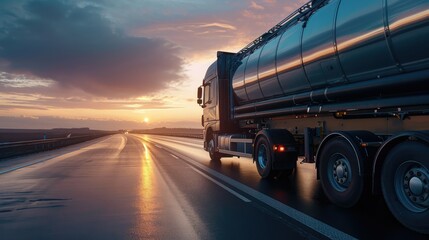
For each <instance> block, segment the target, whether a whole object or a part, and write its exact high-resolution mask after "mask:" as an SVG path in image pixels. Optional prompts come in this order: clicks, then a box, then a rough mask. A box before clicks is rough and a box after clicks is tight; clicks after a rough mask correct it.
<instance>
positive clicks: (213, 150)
mask: <svg viewBox="0 0 429 240" xmlns="http://www.w3.org/2000/svg"><path fill="white" fill-rule="evenodd" d="M208 151H209V156H210V159H211V160H212V161H215V162H218V161H220V153H218V152H216V148H215V142H214V139H213V137H212V136H211V137H210V139H209V143H208Z"/></svg>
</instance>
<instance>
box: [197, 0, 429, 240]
mask: <svg viewBox="0 0 429 240" xmlns="http://www.w3.org/2000/svg"><path fill="white" fill-rule="evenodd" d="M198 104H200V105H201V106H202V107H203V108H204V110H203V116H202V125H203V126H204V148H205V149H206V150H207V151H208V152H209V155H210V157H211V159H212V160H213V161H219V160H220V159H221V158H222V157H230V156H239V157H240V156H242V157H250V158H253V160H254V162H256V167H257V170H258V173H259V174H260V176H261V177H262V178H272V177H279V176H280V175H289V174H291V173H292V172H293V170H294V169H295V167H296V162H297V159H298V156H304V157H305V158H304V161H305V162H310V163H311V162H315V165H316V169H317V176H318V179H320V181H321V185H322V187H323V190H324V192H325V194H326V196H327V197H328V198H329V200H330V201H332V202H333V203H335V204H337V205H339V206H342V207H352V206H354V205H355V204H357V203H358V202H359V201H360V200H361V199H362V197H363V196H364V195H366V194H369V193H372V194H376V195H383V197H384V199H385V201H386V203H387V206H388V207H389V209H390V211H391V212H392V213H393V215H394V216H395V217H396V218H397V219H398V220H399V221H400V222H401V223H402V224H403V225H405V226H406V227H408V228H410V229H412V230H415V231H418V232H421V233H424V234H429V1H427V0H384V1H374V0H360V1H351V0H349V1H346V0H318V1H310V2H308V3H306V4H305V5H304V6H302V7H300V8H299V9H298V10H296V11H295V12H293V13H292V14H291V15H290V16H288V17H287V18H286V19H284V20H283V21H282V22H280V23H279V24H277V25H275V26H274V27H273V28H272V29H270V30H269V31H268V32H266V33H265V34H263V35H262V36H260V37H259V38H257V39H256V40H254V41H253V42H252V43H250V44H249V45H248V46H246V47H245V48H243V49H242V50H241V51H239V52H238V53H226V52H218V55H217V61H215V62H214V63H213V64H212V65H211V66H210V67H209V68H208V70H207V73H206V75H205V77H204V80H203V85H202V87H200V88H199V89H198Z"/></svg>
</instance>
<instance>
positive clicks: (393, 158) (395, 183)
mask: <svg viewBox="0 0 429 240" xmlns="http://www.w3.org/2000/svg"><path fill="white" fill-rule="evenodd" d="M381 189H382V192H383V196H384V199H385V201H386V204H387V206H388V207H389V209H390V211H391V212H392V214H393V216H395V218H396V219H397V220H398V221H399V222H400V223H402V224H403V225H404V226H406V227H408V228H410V229H412V230H414V231H417V232H420V233H424V234H429V146H428V145H425V144H423V143H420V142H403V143H400V144H398V145H397V146H395V147H394V148H393V149H392V150H391V151H390V152H389V154H388V155H387V157H386V159H385V161H384V164H383V167H382V170H381Z"/></svg>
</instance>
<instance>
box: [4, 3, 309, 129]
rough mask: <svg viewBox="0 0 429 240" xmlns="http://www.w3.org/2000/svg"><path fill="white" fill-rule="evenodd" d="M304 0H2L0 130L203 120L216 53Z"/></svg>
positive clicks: (243, 40) (127, 126) (232, 46)
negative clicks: (202, 90) (202, 88)
mask: <svg viewBox="0 0 429 240" xmlns="http://www.w3.org/2000/svg"><path fill="white" fill-rule="evenodd" d="M305 2H306V1H302V0H300V1H298V0H297V1H293V0H255V1H248V0H241V1H234V0H231V1H228V0H140V1H139V0H123V1H118V0H94V1H91V0H84V1H79V0H45V1H43V0H42V1H37V0H1V1H0V128H58V127H90V128H91V129H106V130H116V129H142V128H155V127H192V128H198V127H201V126H200V118H201V114H202V109H201V108H200V107H199V106H198V105H197V104H196V88H197V87H198V86H199V85H200V84H201V81H202V78H203V76H204V74H205V71H206V69H207V67H208V66H209V65H210V64H211V63H212V62H213V61H214V60H215V58H216V51H219V50H222V51H232V52H237V51H238V50H240V49H241V48H242V47H244V46H245V45H246V44H248V43H249V42H250V41H252V40H253V39H254V38H256V37H258V36H259V35H261V34H262V33H263V32H264V31H266V30H268V29H269V28H271V27H272V26H273V25H274V24H276V23H278V22H279V21H280V20H282V19H283V18H284V17H286V16H287V15H288V14H289V13H291V12H292V11H293V10H295V9H296V8H298V7H299V6H301V5H302V4H304V3H305Z"/></svg>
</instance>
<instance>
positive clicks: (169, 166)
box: [0, 135, 348, 239]
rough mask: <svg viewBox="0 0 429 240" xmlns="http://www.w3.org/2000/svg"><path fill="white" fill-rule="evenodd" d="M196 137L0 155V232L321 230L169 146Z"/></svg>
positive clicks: (263, 233)
mask: <svg viewBox="0 0 429 240" xmlns="http://www.w3.org/2000/svg"><path fill="white" fill-rule="evenodd" d="M155 142H156V143H155ZM173 142H175V146H176V147H178V148H170V145H172V143H173ZM165 143H167V144H165ZM164 144H165V145H164ZM198 144H199V145H201V141H199V140H193V139H180V138H175V139H172V138H164V139H161V138H160V137H155V136H143V135H137V136H134V135H113V136H109V137H105V138H102V139H98V140H93V141H90V142H87V143H82V144H78V145H75V146H70V147H66V148H63V149H59V150H55V151H50V152H45V153H39V154H34V155H28V156H24V157H20V158H15V159H10V160H5V161H2V162H1V163H0V239H237V238H245V239H267V238H274V239H280V238H282V239H283V238H285V237H287V238H289V239H304V238H307V239H317V238H324V236H323V235H322V234H320V233H319V232H317V231H315V230H313V229H312V228H309V227H307V226H304V225H303V224H300V223H299V222H298V221H295V220H293V219H291V218H289V217H288V216H286V215H284V214H283V213H281V212H279V211H277V210H276V209H274V208H272V207H270V206H268V205H266V204H264V203H263V202H261V201H259V200H258V199H257V198H255V197H254V196H252V195H251V194H247V193H246V192H245V191H244V192H243V191H241V190H240V189H238V188H234V187H233V186H230V185H229V184H228V183H227V182H226V181H224V180H222V179H221V178H219V177H216V176H214V175H213V174H211V173H210V172H207V171H206V170H207V169H202V168H201V167H199V166H197V165H196V164H199V163H198V162H206V164H208V165H210V163H209V162H207V161H206V156H204V157H203V156H202V155H203V152H200V151H201V149H200V150H198V151H196V150H195V151H191V153H190V155H189V156H191V157H193V156H194V154H197V155H199V154H200V155H201V156H200V157H203V158H196V159H195V160H192V161H194V164H193V163H192V162H189V159H187V160H188V161H186V160H185V159H184V158H182V157H181V156H179V154H180V153H177V155H176V154H174V151H176V150H177V149H186V148H189V149H192V150H194V149H198V147H197V145H198ZM200 148H201V147H200ZM236 160H237V159H233V160H230V161H232V162H233V161H236ZM226 161H228V160H226ZM239 165H240V163H238V167H239ZM223 167H227V168H229V167H228V165H226V164H225V165H224V163H222V164H221V166H216V165H215V166H212V169H216V168H220V169H222V168H223ZM229 170H231V171H235V172H237V171H238V172H241V170H240V168H236V169H229ZM249 172H250V169H249ZM243 174H246V172H243ZM239 175H240V174H239ZM342 236H348V235H342Z"/></svg>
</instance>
